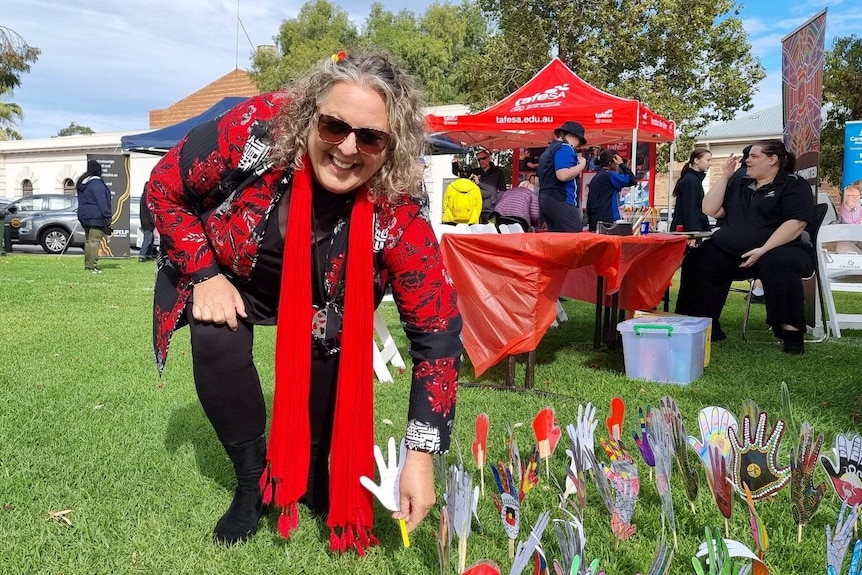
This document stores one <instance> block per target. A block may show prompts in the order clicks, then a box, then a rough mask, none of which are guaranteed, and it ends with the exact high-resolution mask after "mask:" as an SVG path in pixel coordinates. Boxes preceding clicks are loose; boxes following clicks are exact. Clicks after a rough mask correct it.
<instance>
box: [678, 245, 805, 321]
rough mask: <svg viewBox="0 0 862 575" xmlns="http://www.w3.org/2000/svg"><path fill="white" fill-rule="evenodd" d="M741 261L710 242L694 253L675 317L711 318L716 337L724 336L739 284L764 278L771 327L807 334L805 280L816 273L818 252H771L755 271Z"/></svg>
mask: <svg viewBox="0 0 862 575" xmlns="http://www.w3.org/2000/svg"><path fill="white" fill-rule="evenodd" d="M741 262H742V259H741V258H740V257H739V256H738V255H735V254H732V253H730V252H726V251H724V250H722V249H720V248H718V247H716V246H715V244H714V243H713V242H711V241H705V242H704V243H703V244H702V245H701V246H700V247H698V248H697V249H695V250H692V251H691V252H689V253H688V254H687V255H686V256H685V259H684V260H683V262H682V277H681V278H680V286H679V296H678V298H677V301H676V313H679V314H683V315H691V316H697V317H709V318H712V329H713V333H720V332H721V324H720V322H719V316H720V315H721V310H722V308H724V304H725V302H726V301H727V294H728V291H729V290H730V284H731V283H732V282H733V281H734V280H743V279H750V278H755V277H757V278H760V280H761V281H762V282H763V293H764V300H765V301H764V303H765V304H766V323H767V324H769V325H770V326H772V327H773V328H776V327H780V326H781V325H782V324H787V325H791V326H793V327H795V328H796V329H798V330H801V331H804V330H805V297H804V293H803V289H802V281H801V278H803V277H807V276H809V275H811V274H812V273H813V271H814V252H813V250H811V248H810V247H805V246H803V245H801V244H789V245H783V246H779V247H777V248H775V249H772V250H769V251H768V252H766V253H765V254H763V256H762V257H761V258H760V259H759V260H758V261H757V263H756V264H754V265H753V266H752V267H750V268H741V267H739V264H740V263H741Z"/></svg>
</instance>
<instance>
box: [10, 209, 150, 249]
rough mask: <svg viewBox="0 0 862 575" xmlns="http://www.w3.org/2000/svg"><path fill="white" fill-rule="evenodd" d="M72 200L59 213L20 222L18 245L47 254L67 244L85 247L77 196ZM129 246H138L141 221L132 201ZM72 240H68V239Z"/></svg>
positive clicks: (36, 215)
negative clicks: (35, 247)
mask: <svg viewBox="0 0 862 575" xmlns="http://www.w3.org/2000/svg"><path fill="white" fill-rule="evenodd" d="M66 197H71V198H74V200H75V202H74V203H75V206H74V208H73V209H65V210H58V211H41V212H36V213H32V214H28V215H26V216H24V217H22V218H20V219H19V227H18V228H17V231H18V237H17V241H18V243H20V244H28V245H41V246H42V249H43V250H45V251H46V252H48V253H49V254H59V253H61V252H62V251H63V249H64V248H65V247H66V242H70V243H69V246H70V247H79V248H82V247H84V228H82V227H81V224H80V223H79V222H78V214H77V212H76V210H77V208H78V200H77V197H74V196H66ZM129 212H130V216H129V246H130V247H133V248H137V247H138V245H137V244H138V239H137V235H138V228H139V227H140V224H141V221H140V217H139V216H138V206H137V203H136V202H135V201H132V202H131V204H130V206H129ZM70 237H71V241H70V239H69V238H70Z"/></svg>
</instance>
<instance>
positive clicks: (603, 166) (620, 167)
mask: <svg viewBox="0 0 862 575" xmlns="http://www.w3.org/2000/svg"><path fill="white" fill-rule="evenodd" d="M598 166H599V171H598V172H597V173H596V175H595V176H593V179H592V180H590V193H589V194H588V195H587V219H588V223H589V229H590V231H591V232H594V231H596V228H597V227H598V225H599V222H607V223H613V222H615V221H617V220H619V219H621V217H620V190H622V189H623V188H625V187H628V186H636V185H637V183H638V181H637V178H635V175H634V174H633V173H632V171H631V169H629V167H628V166H627V165H626V163H625V162H624V161H623V159H622V157H621V156H620V155H619V154H618V153H617V152H616V151H614V150H611V149H606V150H602V152H601V153H600V154H599V159H598Z"/></svg>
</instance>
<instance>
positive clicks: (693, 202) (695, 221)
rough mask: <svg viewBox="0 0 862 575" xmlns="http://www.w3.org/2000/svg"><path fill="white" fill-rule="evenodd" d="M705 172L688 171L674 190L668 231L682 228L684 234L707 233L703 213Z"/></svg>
mask: <svg viewBox="0 0 862 575" xmlns="http://www.w3.org/2000/svg"><path fill="white" fill-rule="evenodd" d="M705 177H706V172H699V171H697V170H692V169H688V170H686V172H685V174H683V176H682V178H680V180H679V184H678V185H677V188H676V203H675V204H674V207H673V219H672V220H671V222H670V231H672V232H675V231H676V227H677V226H682V229H683V231H685V232H708V231H709V230H710V226H709V218H708V217H706V214H704V213H703V195H704V194H703V179H704V178H705Z"/></svg>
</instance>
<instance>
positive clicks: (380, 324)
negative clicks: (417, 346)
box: [372, 309, 405, 383]
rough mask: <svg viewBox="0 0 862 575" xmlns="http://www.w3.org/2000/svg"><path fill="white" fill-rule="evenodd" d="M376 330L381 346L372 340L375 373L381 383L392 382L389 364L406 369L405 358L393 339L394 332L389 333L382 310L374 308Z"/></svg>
mask: <svg viewBox="0 0 862 575" xmlns="http://www.w3.org/2000/svg"><path fill="white" fill-rule="evenodd" d="M374 332H375V333H376V334H377V337H378V338H379V339H380V347H379V348H378V347H377V342H376V341H374V342H372V347H374V352H373V354H374V356H373V360H374V362H373V363H374V375H376V376H377V381H379V382H380V383H390V382H392V374H391V373H389V368H388V367H387V364H392V367H395V368H398V369H399V370H400V371H404V369H405V367H404V359H403V358H402V357H401V352H400V351H398V347H397V346H396V345H395V340H394V339H392V334H391V333H389V328H388V327H387V326H386V322H385V321H384V320H383V316H382V315H381V314H380V310H379V309H377V310H374Z"/></svg>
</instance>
